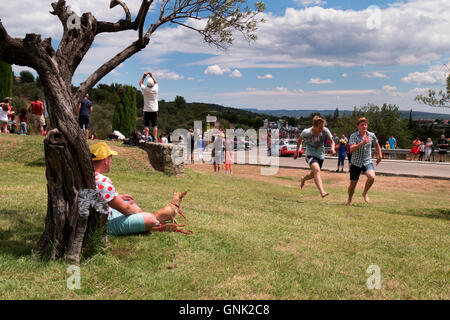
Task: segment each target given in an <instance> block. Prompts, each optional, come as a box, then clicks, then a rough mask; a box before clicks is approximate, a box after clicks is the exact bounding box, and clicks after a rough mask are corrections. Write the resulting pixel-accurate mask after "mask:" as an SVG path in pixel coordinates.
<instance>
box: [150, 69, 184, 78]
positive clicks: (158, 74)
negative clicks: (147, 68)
mask: <svg viewBox="0 0 450 320" xmlns="http://www.w3.org/2000/svg"><path fill="white" fill-rule="evenodd" d="M153 73H154V74H155V78H159V79H166V80H182V79H184V76H181V75H179V74H178V73H176V72H173V71H169V70H155V71H154V72H153Z"/></svg>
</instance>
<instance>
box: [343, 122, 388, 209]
mask: <svg viewBox="0 0 450 320" xmlns="http://www.w3.org/2000/svg"><path fill="white" fill-rule="evenodd" d="M356 126H357V127H358V131H357V132H354V133H352V135H351V136H350V140H349V141H348V143H349V144H350V150H351V152H352V165H351V167H350V185H349V187H348V202H347V204H348V205H349V206H351V205H352V198H353V194H354V193H355V188H356V185H357V184H358V180H359V176H360V175H361V173H365V174H366V176H367V181H366V185H365V186H364V191H363V194H362V196H363V198H364V201H365V202H367V203H369V202H370V199H369V197H368V196H367V192H368V191H369V189H370V187H372V185H373V183H374V182H375V168H374V166H373V164H372V145H374V146H375V148H376V149H377V154H378V156H377V161H376V165H378V164H379V163H380V162H381V159H382V158H383V154H382V153H381V147H380V144H379V143H378V139H377V137H376V136H375V134H374V133H373V132H369V131H367V128H368V126H369V122H368V121H367V119H366V118H364V117H363V118H359V119H358V122H357V123H356Z"/></svg>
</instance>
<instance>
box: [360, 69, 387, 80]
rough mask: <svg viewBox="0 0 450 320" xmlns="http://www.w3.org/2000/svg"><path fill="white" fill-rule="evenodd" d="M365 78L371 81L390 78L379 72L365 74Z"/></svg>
mask: <svg viewBox="0 0 450 320" xmlns="http://www.w3.org/2000/svg"><path fill="white" fill-rule="evenodd" d="M363 76H364V77H365V78H369V79H371V78H382V79H383V78H389V77H388V76H387V75H385V74H384V73H381V72H378V71H375V72H364V73H363Z"/></svg>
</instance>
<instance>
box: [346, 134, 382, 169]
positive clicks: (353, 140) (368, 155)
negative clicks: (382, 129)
mask: <svg viewBox="0 0 450 320" xmlns="http://www.w3.org/2000/svg"><path fill="white" fill-rule="evenodd" d="M367 136H368V137H369V139H370V143H366V144H365V145H363V146H362V147H361V148H359V149H358V150H356V151H353V153H352V165H355V166H357V167H360V168H361V167H362V166H366V165H368V164H369V163H371V162H372V145H373V144H374V143H378V139H377V137H376V135H375V133H373V132H369V131H367ZM363 140H364V139H363V137H361V135H360V134H359V131H356V132H354V133H352V135H351V136H350V139H349V141H348V143H349V144H350V145H352V144H358V143H360V142H361V141H363Z"/></svg>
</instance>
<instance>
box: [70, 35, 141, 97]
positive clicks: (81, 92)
mask: <svg viewBox="0 0 450 320" xmlns="http://www.w3.org/2000/svg"><path fill="white" fill-rule="evenodd" d="M148 42H149V41H148V40H144V43H142V42H141V41H140V40H137V41H135V42H133V43H132V44H131V45H130V46H129V47H127V48H126V49H125V50H123V51H122V52H120V53H119V54H117V55H116V56H115V57H114V58H112V59H110V60H109V61H108V62H106V63H104V64H103V65H102V66H101V67H100V68H98V69H97V70H96V71H95V72H94V73H93V74H91V75H90V76H89V78H88V79H86V81H84V82H83V83H82V84H81V86H80V88H79V89H78V90H77V93H76V95H75V101H76V102H77V103H78V102H80V101H81V100H82V99H83V97H84V96H85V94H86V93H87V92H88V91H89V90H90V89H91V88H92V87H93V86H95V84H96V83H97V82H98V81H100V80H101V79H102V78H103V77H104V76H106V75H107V74H108V73H109V72H111V71H112V70H113V69H114V68H116V67H117V66H118V65H120V64H121V63H122V62H124V61H125V60H127V59H128V58H129V57H131V56H132V55H134V54H135V53H137V52H139V51H141V50H142V49H144V48H145V47H146V46H147V44H148Z"/></svg>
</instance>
